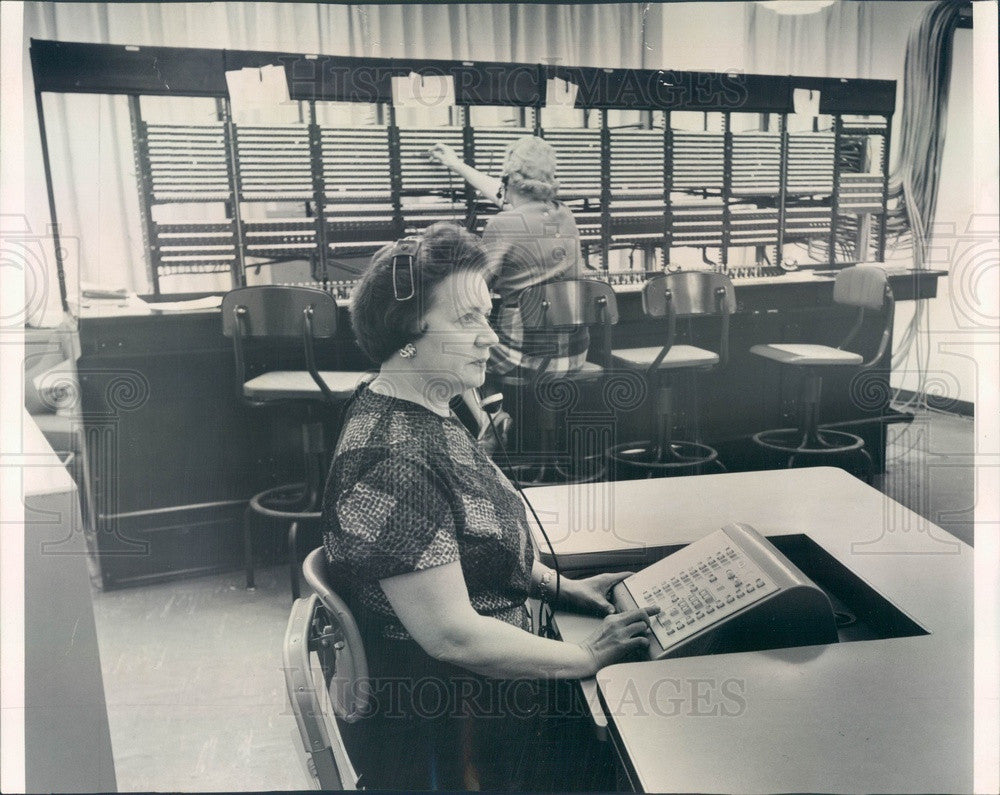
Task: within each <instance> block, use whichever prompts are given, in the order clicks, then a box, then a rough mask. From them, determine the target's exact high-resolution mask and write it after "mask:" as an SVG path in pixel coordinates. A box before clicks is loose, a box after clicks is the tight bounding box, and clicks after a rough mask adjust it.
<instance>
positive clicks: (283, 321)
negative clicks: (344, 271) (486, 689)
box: [222, 285, 337, 339]
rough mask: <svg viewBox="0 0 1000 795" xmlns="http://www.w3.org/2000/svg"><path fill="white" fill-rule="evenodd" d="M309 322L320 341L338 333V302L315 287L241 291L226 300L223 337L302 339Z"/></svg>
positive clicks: (259, 288) (262, 286)
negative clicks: (304, 328)
mask: <svg viewBox="0 0 1000 795" xmlns="http://www.w3.org/2000/svg"><path fill="white" fill-rule="evenodd" d="M307 319H308V322H309V323H310V324H311V326H312V336H313V337H314V338H316V339H325V338H327V337H332V336H333V335H334V334H336V333H337V302H336V300H335V299H334V297H333V296H332V295H330V294H329V293H325V292H323V291H322V290H315V289H313V288H311V287H291V286H285V285H259V286H254V287H238V288H236V289H235V290H230V291H229V292H228V293H226V295H225V296H223V298H222V333H223V334H225V335H226V336H227V337H232V336H234V335H235V334H237V333H241V334H242V335H243V336H244V337H246V338H251V339H257V338H266V337H301V336H302V332H303V323H304V322H305V321H306V320H307Z"/></svg>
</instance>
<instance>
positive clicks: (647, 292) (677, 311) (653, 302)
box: [642, 271, 736, 374]
mask: <svg viewBox="0 0 1000 795" xmlns="http://www.w3.org/2000/svg"><path fill="white" fill-rule="evenodd" d="M642 309H643V311H644V312H645V313H646V315H647V317H651V318H664V317H665V318H666V319H667V339H666V341H665V342H664V345H663V349H662V350H661V351H660V355H659V356H657V357H656V359H655V361H653V363H652V364H651V365H650V367H649V373H650V374H653V373H656V372H657V371H658V368H659V366H660V362H661V361H662V360H663V359H664V357H665V356H666V355H667V352H668V351H669V350H670V349H671V348H672V347H673V345H674V340H675V338H676V336H677V318H691V317H698V316H717V317H721V318H722V322H721V323H720V325H719V342H718V346H717V347H718V354H719V366H722V365H724V364H726V362H727V361H728V359H729V316H730V315H731V314H733V312H735V311H736V290H735V289H734V288H733V280H732V279H730V278H729V277H728V276H727V275H726V274H724V273H715V272H714V271H680V272H678V273H658V274H657V275H656V276H652V277H650V278H649V279H648V280H647V281H646V283H645V284H644V285H643V287H642Z"/></svg>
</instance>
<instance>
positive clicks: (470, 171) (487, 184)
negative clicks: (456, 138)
mask: <svg viewBox="0 0 1000 795" xmlns="http://www.w3.org/2000/svg"><path fill="white" fill-rule="evenodd" d="M427 156H428V157H430V159H431V160H434V161H436V162H438V163H440V164H441V165H443V166H445V167H446V168H449V169H451V170H452V171H454V172H455V173H456V174H458V175H459V176H460V177H461V178H462V179H464V180H465V181H466V182H468V183H469V184H470V185H471V186H472V187H474V188H475V189H476V190H478V191H479V192H480V193H481V194H483V196H485V197H486V198H487V199H489V200H490V201H491V202H493V203H494V204H495V205H497V207H502V206H503V202H502V201H501V199H500V198H499V195H500V188H501V186H502V185H503V183H502V182H501V181H500V180H499V179H497V178H496V177H491V176H490V175H489V174H484V173H483V172H482V171H478V170H476V169H475V168H473V167H472V166H470V165H469V164H468V163H466V162H464V161H463V160H462V159H461V158H460V157H459V156H458V154H457V153H456V152H455V150H454V149H452V148H451V147H450V146H448V145H447V144H442V143H436V144H434V146H432V147H431V148H430V150H429V151H428V152H427Z"/></svg>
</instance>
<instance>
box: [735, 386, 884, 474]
mask: <svg viewBox="0 0 1000 795" xmlns="http://www.w3.org/2000/svg"><path fill="white" fill-rule="evenodd" d="M822 389H823V379H822V377H821V376H820V375H819V373H818V372H815V371H813V370H806V371H805V372H804V374H803V380H802V386H801V388H800V391H799V425H798V427H797V428H778V429H773V430H768V431H761V432H759V433H755V434H754V435H753V437H752V438H753V441H754V443H755V444H758V445H760V446H761V447H764V448H766V449H769V450H774V451H776V452H779V453H785V454H786V455H787V458H786V460H785V467H786V468H787V469H792V468H793V467H794V466H795V464H796V463H797V462H798V460H799V458H800V456H807V455H813V456H816V455H820V456H834V455H840V454H845V453H853V452H857V453H858V454H859V455H860V456H861V457H862V458H863V459H864V462H865V465H866V466H865V478H864V479H865V482H867V483H870V482H871V478H872V475H873V474H874V472H875V463H874V461H872V457H871V455H870V454H869V453H868V451H867V450H865V447H864V445H865V443H864V440H863V439H862V438H861V437H860V436H856V435H855V434H853V433H847V432H846V431H840V430H833V429H831V428H824V427H822V426H821V425H820V424H819V419H818V417H819V401H820V395H821V393H822Z"/></svg>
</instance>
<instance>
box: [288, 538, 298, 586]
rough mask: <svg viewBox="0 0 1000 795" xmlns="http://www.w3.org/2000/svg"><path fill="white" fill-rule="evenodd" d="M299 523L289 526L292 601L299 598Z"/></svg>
mask: <svg viewBox="0 0 1000 795" xmlns="http://www.w3.org/2000/svg"><path fill="white" fill-rule="evenodd" d="M298 532H299V523H298V522H292V523H291V524H290V525H289V526H288V571H289V574H290V575H291V580H292V602H294V601H295V600H296V599H298V598H299V545H298V538H297V537H298Z"/></svg>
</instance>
